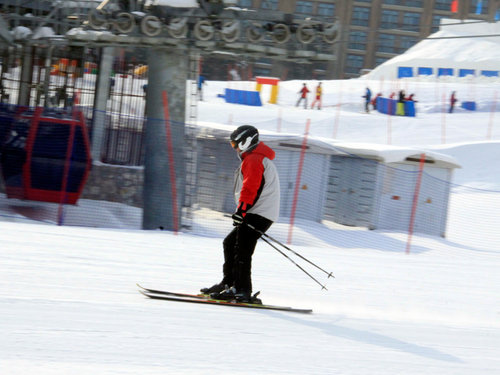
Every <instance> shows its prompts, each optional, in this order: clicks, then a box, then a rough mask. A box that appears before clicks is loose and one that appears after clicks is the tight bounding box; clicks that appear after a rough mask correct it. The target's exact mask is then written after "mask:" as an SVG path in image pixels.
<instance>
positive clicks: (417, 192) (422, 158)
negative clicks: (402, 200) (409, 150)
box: [406, 154, 425, 254]
mask: <svg viewBox="0 0 500 375" xmlns="http://www.w3.org/2000/svg"><path fill="white" fill-rule="evenodd" d="M424 163H425V154H420V164H419V165H418V176H417V183H416V184H415V192H414V193H413V205H412V208H411V215H410V225H409V227H408V242H407V243H406V254H409V253H410V247H411V239H412V237H413V227H414V225H415V215H416V213H417V207H418V196H419V195H420V185H421V184H422V174H423V172H424Z"/></svg>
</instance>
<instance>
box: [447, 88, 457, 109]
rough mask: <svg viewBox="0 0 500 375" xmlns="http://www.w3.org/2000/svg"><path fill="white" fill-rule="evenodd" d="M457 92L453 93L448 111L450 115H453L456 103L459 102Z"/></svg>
mask: <svg viewBox="0 0 500 375" xmlns="http://www.w3.org/2000/svg"><path fill="white" fill-rule="evenodd" d="M456 94H457V92H456V91H453V92H452V93H451V96H450V109H449V110H448V113H453V109H454V108H455V103H456V102H457V101H458V99H457V95H456Z"/></svg>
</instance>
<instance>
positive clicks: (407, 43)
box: [399, 36, 417, 53]
mask: <svg viewBox="0 0 500 375" xmlns="http://www.w3.org/2000/svg"><path fill="white" fill-rule="evenodd" d="M416 43H417V41H416V39H415V38H414V37H411V36H401V37H400V40H399V46H400V48H399V53H403V52H405V51H406V50H407V49H409V48H411V47H413V46H414V45H415V44H416Z"/></svg>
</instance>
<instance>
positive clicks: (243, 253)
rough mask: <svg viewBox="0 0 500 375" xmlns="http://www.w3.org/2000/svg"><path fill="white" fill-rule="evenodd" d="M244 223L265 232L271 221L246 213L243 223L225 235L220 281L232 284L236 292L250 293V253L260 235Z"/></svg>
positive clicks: (251, 253)
mask: <svg viewBox="0 0 500 375" xmlns="http://www.w3.org/2000/svg"><path fill="white" fill-rule="evenodd" d="M246 223H248V224H250V225H252V226H253V227H254V228H256V229H258V230H260V231H261V232H265V231H266V230H268V229H269V227H270V226H271V224H272V223H273V222H272V221H271V220H268V219H266V218H265V217H262V216H260V215H256V214H247V215H246V216H245V219H244V221H243V224H241V225H238V226H236V227H234V229H233V230H232V231H231V232H230V233H229V234H228V235H227V236H226V238H225V239H224V242H223V246H224V265H223V267H222V272H223V275H224V278H223V280H222V282H223V283H224V284H227V285H229V286H234V287H235V288H236V291H237V292H248V293H252V275H251V273H252V255H253V252H254V250H255V246H256V245H257V240H258V239H259V237H260V236H261V235H260V234H259V233H258V232H256V231H255V230H253V229H251V228H250V227H249V226H248V225H246Z"/></svg>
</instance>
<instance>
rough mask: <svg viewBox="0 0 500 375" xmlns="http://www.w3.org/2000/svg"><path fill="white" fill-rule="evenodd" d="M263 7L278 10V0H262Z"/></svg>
mask: <svg viewBox="0 0 500 375" xmlns="http://www.w3.org/2000/svg"><path fill="white" fill-rule="evenodd" d="M260 7H261V8H262V9H270V10H278V0H262V4H261V6H260Z"/></svg>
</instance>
